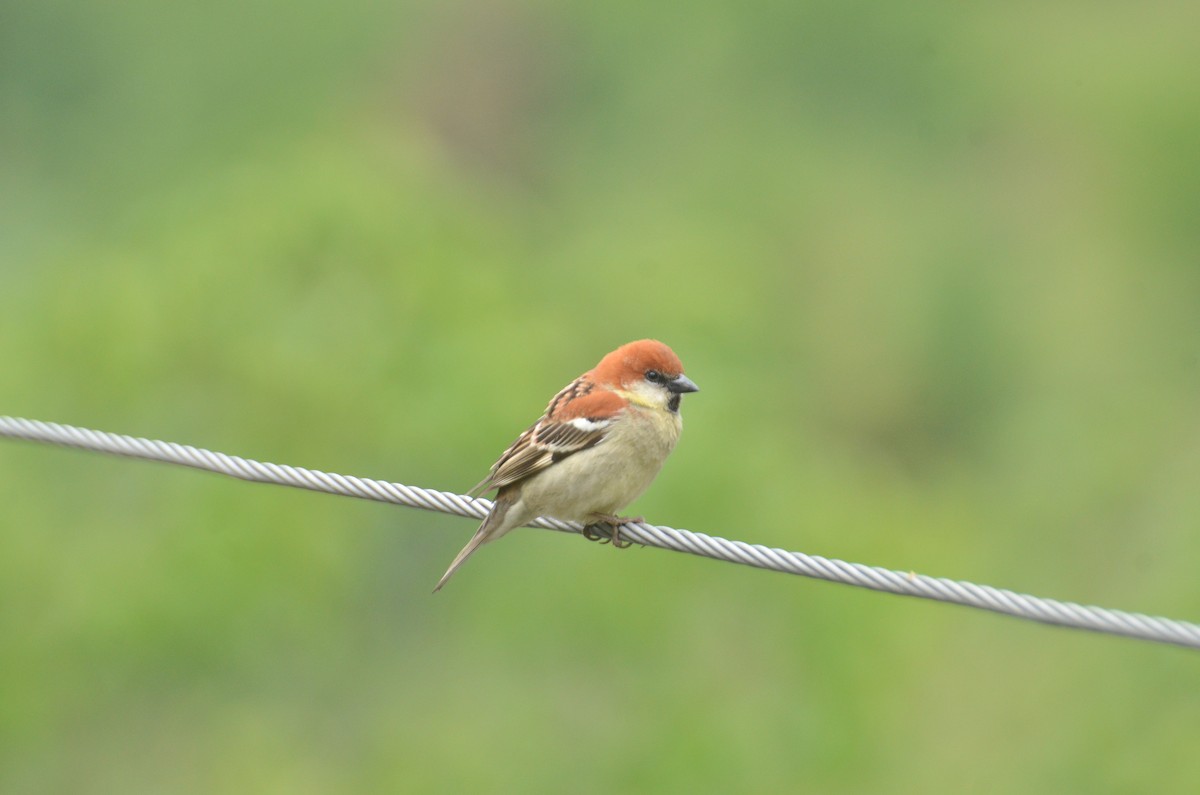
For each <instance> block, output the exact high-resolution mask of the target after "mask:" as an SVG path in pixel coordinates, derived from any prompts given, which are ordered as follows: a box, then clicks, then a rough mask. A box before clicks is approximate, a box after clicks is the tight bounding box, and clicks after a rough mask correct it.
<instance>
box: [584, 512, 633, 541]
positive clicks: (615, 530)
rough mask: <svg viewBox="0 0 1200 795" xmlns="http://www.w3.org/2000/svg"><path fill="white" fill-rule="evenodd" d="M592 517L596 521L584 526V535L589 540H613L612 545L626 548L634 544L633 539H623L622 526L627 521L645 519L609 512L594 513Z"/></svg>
mask: <svg viewBox="0 0 1200 795" xmlns="http://www.w3.org/2000/svg"><path fill="white" fill-rule="evenodd" d="M591 518H592V519H595V521H594V522H592V523H591V524H588V525H586V526H585V527H584V528H583V537H584V538H586V539H587V540H588V541H599V542H600V543H601V544H607V543H609V542H612V545H613V546H614V547H616V548H617V549H625V548H627V547H631V546H633V542H632V541H622V540H621V533H620V531H619V528H620V526H621V525H623V524H625V523H626V522H630V523H637V522H641V521H644V520H643V519H642V517H640V516H637V517H632V518H626V517H624V516H613V515H612V514H607V513H594V514H592V516H591ZM605 526H607V527H605ZM606 530H607V532H606Z"/></svg>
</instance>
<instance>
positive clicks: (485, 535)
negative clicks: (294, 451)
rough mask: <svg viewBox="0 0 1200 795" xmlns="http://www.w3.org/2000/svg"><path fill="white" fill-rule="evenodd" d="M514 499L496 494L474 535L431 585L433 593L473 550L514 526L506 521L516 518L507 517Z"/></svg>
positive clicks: (510, 496)
mask: <svg viewBox="0 0 1200 795" xmlns="http://www.w3.org/2000/svg"><path fill="white" fill-rule="evenodd" d="M515 501H516V500H515V499H514V498H513V496H512V495H511V494H509V495H497V497H496V502H495V504H494V505H493V506H492V510H491V513H489V514H488V515H487V518H486V519H484V520H483V524H481V525H480V526H479V529H478V530H476V531H475V535H473V536H471V540H470V541H468V542H467V545H466V546H465V547H463V548H462V550H461V551H459V553H458V554H457V555H455V556H454V560H452V561H450V568H448V569H446V573H445V574H443V575H442V578H441V579H440V580H438V583H437V585H435V586H434V587H433V592H434V593H437V592H438V591H440V590H441V589H442V586H443V585H445V584H446V583H447V582H448V581H449V580H450V577H451V576H453V574H454V572H456V571H458V567H459V566H461V565H463V564H464V563H466V562H467V558H469V557H471V555H473V554H475V550H477V549H479V548H480V547H481V546H483V545H484V544H486V543H487V542H488V541H491V540H492V539H493V538H499V537H500V536H502V535H504V534H505V533H507V532H508V531H509V530H511V529H512V528H513V527H514V526H515V525H514V524H513V523H510V522H509V521H506V519H513V518H516V517H508V509H509V508H511V507H512V505H513V503H514V502H515Z"/></svg>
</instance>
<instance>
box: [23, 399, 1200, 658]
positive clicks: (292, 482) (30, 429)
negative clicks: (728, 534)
mask: <svg viewBox="0 0 1200 795" xmlns="http://www.w3.org/2000/svg"><path fill="white" fill-rule="evenodd" d="M0 436H7V437H10V438H14V439H24V440H28V441H33V442H45V443H48V444H57V445H63V446H66V447H75V448H79V449H83V450H92V451H94V452H100V453H109V454H114V455H121V456H128V457H131V458H142V459H146V460H149V461H160V462H163V463H168V464H179V465H182V466H188V467H193V468H195V469H203V470H205V471H208V472H215V473H217V474H221V475H229V476H230V477H235V478H239V479H241V480H249V481H253V482H256V483H274V484H278V485H282V486H293V487H295V488H301V489H309V490H312V491H321V492H326V493H329V494H339V495H342V496H345V497H358V498H361V499H366V500H376V501H379V502H390V503H394V504H396V505H404V506H407V507H410V508H422V509H424V510H428V511H438V512H441V513H448V514H453V515H455V516H463V517H467V518H472V519H482V518H483V517H484V516H486V515H487V512H488V511H489V510H490V509H491V506H492V503H491V502H490V501H489V500H486V499H482V498H471V497H467V496H463V495H461V494H455V493H453V492H448V491H436V490H434V489H423V488H419V487H416V486H405V485H401V484H399V483H389V482H387V481H384V480H374V479H372V478H358V477H353V476H350V475H338V474H334V473H331V472H321V471H319V470H315V469H305V468H303V467H293V466H287V465H284V464H270V463H264V462H261V461H253V460H250V459H246V458H241V457H240V456H232V455H226V454H224V453H215V452H213V451H211V450H204V449H202V448H197V447H191V446H189V445H181V444H176V443H174V442H161V441H155V440H152V439H142V438H138V437H134V436H125V435H122V434H117V433H107V432H104V431H95V430H88V429H86V428H78V427H75V426H71V425H60V424H57V423H53V422H39V421H37V420H28V419H22V418H19V417H6V416H0ZM530 526H533V527H541V528H546V529H549V530H558V531H563V532H572V533H578V532H580V531H581V530H582V529H583V528H582V525H580V524H579V523H576V522H562V521H558V520H557V519H551V518H546V517H543V518H541V519H538V520H536V521H535V522H532V523H531V525H530ZM620 534H621V537H622V538H623V539H624V540H626V541H632V542H634V543H637V544H642V545H643V546H648V547H658V548H660V549H670V550H674V551H676V552H687V553H689V554H692V555H700V556H703V557H708V558H714V559H716V560H723V561H728V562H730V563H741V564H743V565H746V566H755V567H757V568H760V569H770V570H772V571H780V572H785V573H788V574H798V575H800V576H802V577H812V578H815V579H819V580H828V581H831V582H839V583H843V584H846V585H855V586H858V587H860V588H870V589H872V590H876V591H884V592H887V593H893V594H899V595H902V596H915V597H920V598H922V599H933V600H936V601H939V602H949V603H952V604H958V605H965V606H967V607H975V608H979V609H982V610H990V611H992V612H996V613H1003V614H1005V615H1009V616H1015V617H1017V618H1023V619H1028V620H1031V621H1038V622H1041V623H1044V624H1053V625H1057V626H1062V627H1071V628H1075V629H1086V630H1091V631H1094V632H1102V633H1107V634H1112V635H1123V636H1126V637H1131V638H1139V639H1142V640H1149V641H1155V642H1159V643H1170V644H1175V645H1179V646H1187V647H1191V648H1200V625H1198V624H1193V623H1189V622H1186V621H1178V620H1175V619H1170V618H1162V617H1158V616H1149V615H1143V614H1140V613H1129V612H1125V611H1122V610H1111V609H1108V608H1103V607H1094V606H1090V605H1080V604H1075V603H1074V602H1060V601H1058V600H1055V599H1046V598H1043V597H1038V596H1030V595H1028V594H1022V593H1016V592H1014V591H1009V590H1005V589H1002V588H993V587H992V586H989V585H977V584H975V583H971V582H965V581H962V580H950V579H946V578H942V577H928V576H925V575H922V574H916V573H913V572H905V571H894V570H892V569H885V568H881V567H879V566H866V565H863V564H861V563H847V562H845V561H842V560H836V559H830V558H823V557H820V556H818V555H806V554H804V553H802V552H789V551H787V550H784V549H777V548H772V547H765V546H762V545H759V544H747V543H744V542H742V541H729V540H727V539H724V538H718V537H716V536H709V535H705V534H704V533H694V532H691V531H688V530H679V529H676V528H674V527H664V526H660V525H651V524H646V523H645V522H637V523H627V524H624V525H622V526H621V528H620Z"/></svg>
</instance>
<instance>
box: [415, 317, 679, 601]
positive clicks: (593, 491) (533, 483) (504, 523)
mask: <svg viewBox="0 0 1200 795" xmlns="http://www.w3.org/2000/svg"><path fill="white" fill-rule="evenodd" d="M697 391H699V387H697V386H696V385H695V384H694V383H692V381H691V379H689V378H688V377H687V376H686V375H684V374H683V364H682V363H680V361H679V357H678V356H676V355H675V353H674V351H672V350H671V349H670V348H668V347H667V346H666V345H664V344H663V343H661V342H659V341H658V340H638V341H636V342H630V343H628V344H625V345H622V346H621V347H619V348H617V349H616V350H615V351H613V352H612V353H610V354H608V355H607V356H605V357H604V358H603V359H601V360H600V363H599V364H597V365H596V366H595V367H593V368H592V369H591V370H588V371H587V372H586V373H584V374H583V375H581V376H579V377H578V378H576V379H575V380H574V381H572V382H571V383H570V384H568V385H567V386H566V387H565V388H564V389H563V390H562V391H561V392H559V393H558V394H557V395H555V396H554V398H553V399H552V400H551V401H550V404H549V405H548V406H546V412H545V413H544V414H543V415H542V417H541V419H539V420H538V421H537V422H535V423H534V424H533V426H532V427H530V428H529V429H528V430H526V431H525V432H524V433H522V434H521V435H520V436H518V437H517V440H516V441H515V442H513V443H512V445H511V446H510V447H509V448H508V449H507V450H505V451H504V454H503V455H501V456H500V459H499V460H498V461H496V463H495V464H494V465H493V466H492V470H491V472H490V473H489V474H488V476H487V477H486V478H484V479H483V480H482V481H481V482H480V483H479V484H478V485H476V486H475V488H473V489H471V491H470V492H468V493H469V494H471V495H473V496H474V495H478V494H482V493H486V492H488V491H491V490H492V489H497V492H496V500H495V502H494V503H493V505H492V509H491V511H490V512H489V513H488V515H487V517H486V518H485V519H484V520H483V524H482V525H480V526H479V529H478V530H477V531H476V532H475V535H474V536H473V537H472V538H471V540H470V541H469V542H468V543H467V545H466V546H465V547H463V548H462V551H461V552H459V553H458V555H457V556H455V558H454V560H453V561H452V562H451V563H450V568H448V569H447V570H446V573H445V574H443V575H442V578H441V579H440V580H439V581H438V584H437V586H436V587H435V588H434V589H433V590H434V591H435V592H436V591H438V590H440V589H441V587H442V586H443V585H445V584H446V581H447V580H449V579H450V577H451V576H452V575H453V574H454V572H455V571H457V570H458V567H459V566H461V565H462V564H463V563H464V562H465V561H466V559H467V558H469V557H470V556H471V555H472V554H473V553H474V552H475V550H477V549H479V548H480V547H481V546H483V545H484V544H486V543H487V542H488V541H492V540H495V539H497V538H499V537H500V536H502V535H504V534H505V533H507V532H508V531H509V530H512V529H513V528H514V527H520V526H521V525H524V524H528V523H529V522H531V521H532V520H534V519H536V518H537V517H539V516H552V517H554V518H556V519H561V520H563V521H576V522H584V523H586V524H587V528H586V529H585V531H584V535H585V536H587V537H588V538H590V539H592V540H601V539H602V536H600V535H599V534H597V533H596V532H595V530H596V529H597V527H604V526H605V525H607V538H608V539H609V540H611V541H612V542H613V543H614V545H616V546H621V544H620V541H619V535H618V532H617V528H618V527H619V526H620V525H621V524H623V523H624V522H626V521H641V520H640V519H638V520H628V519H624V518H621V517H619V516H617V512H618V511H620V510H621V509H622V508H624V507H625V506H626V505H628V504H629V503H631V502H633V501H634V500H635V499H637V497H638V496H639V495H640V494H641V493H642V492H643V491H645V490H646V487H648V486H649V485H650V482H651V481H653V480H654V477H655V476H656V475H657V474H658V471H659V469H661V468H662V465H663V462H664V461H665V460H666V458H667V456H668V455H669V454H670V452H671V451H672V450H673V449H675V443H676V442H678V441H679V432H680V430H681V429H682V427H683V423H682V420H681V419H680V417H679V404H680V401H681V400H682V398H683V395H684V394H685V393H687V392H697Z"/></svg>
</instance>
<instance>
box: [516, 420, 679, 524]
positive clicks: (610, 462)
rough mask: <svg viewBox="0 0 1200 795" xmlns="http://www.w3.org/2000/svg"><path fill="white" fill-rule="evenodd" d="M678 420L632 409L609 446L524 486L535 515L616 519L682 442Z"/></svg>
mask: <svg viewBox="0 0 1200 795" xmlns="http://www.w3.org/2000/svg"><path fill="white" fill-rule="evenodd" d="M680 430H681V422H680V420H679V415H678V414H675V413H672V412H668V411H665V410H652V409H640V408H637V407H632V408H630V409H627V410H626V414H625V415H624V416H622V417H621V419H620V420H619V421H618V422H617V423H615V424H614V426H613V428H612V430H611V431H610V432H609V434H608V436H606V437H605V439H604V441H602V442H601V443H600V444H598V445H596V446H595V447H592V448H589V449H587V450H582V451H580V452H578V453H575V454H574V455H571V456H568V457H567V458H564V459H563V460H562V461H560V462H558V463H557V464H554V465H552V466H550V467H549V468H547V469H546V470H544V471H542V472H540V473H538V474H537V475H535V476H534V477H531V478H530V479H529V480H528V481H526V482H525V483H524V484H522V499H523V500H524V502H525V503H526V504H527V505H528V506H529V507H530V508H531V509H532V510H534V511H535V512H536V513H538V514H544V515H549V516H555V517H557V518H559V519H564V520H577V521H584V520H586V519H588V518H589V516H591V515H593V514H597V513H603V514H616V513H618V512H619V511H620V510H621V509H622V508H624V507H625V506H626V505H628V504H629V503H631V502H633V501H634V500H635V499H637V497H638V496H639V495H640V494H641V493H642V492H643V491H645V490H646V488H647V487H648V486H649V485H650V483H651V482H652V481H653V480H654V477H655V476H656V475H657V474H658V472H659V470H660V469H661V468H662V465H663V462H664V461H665V460H666V458H667V456H668V455H670V453H671V450H673V449H674V448H675V443H676V442H678V441H679V433H680Z"/></svg>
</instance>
